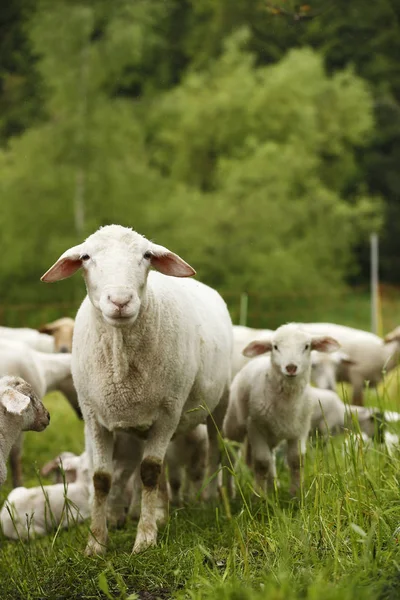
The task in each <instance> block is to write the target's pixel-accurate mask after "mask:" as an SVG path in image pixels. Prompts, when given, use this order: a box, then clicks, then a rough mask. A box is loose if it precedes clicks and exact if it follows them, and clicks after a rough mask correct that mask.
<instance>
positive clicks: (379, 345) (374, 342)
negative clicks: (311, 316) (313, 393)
mask: <svg viewBox="0 0 400 600" xmlns="http://www.w3.org/2000/svg"><path fill="white" fill-rule="evenodd" d="M302 327H304V328H305V329H306V330H307V331H308V332H310V333H311V334H313V335H314V334H315V335H319V334H320V333H322V332H326V333H327V334H329V335H331V336H333V337H334V338H335V339H336V340H337V341H338V342H339V344H340V346H341V350H342V351H343V352H344V353H345V354H347V356H348V357H349V358H350V360H351V361H352V364H349V363H348V364H343V363H341V364H340V365H339V367H338V370H337V380H338V381H347V382H348V383H350V384H351V385H352V387H353V397H352V404H355V405H358V406H361V405H362V404H363V388H364V382H366V381H367V382H368V385H369V386H370V387H376V386H377V385H378V383H379V382H380V381H381V380H382V377H383V373H384V372H388V371H390V370H391V369H393V368H394V367H395V366H396V365H397V364H398V360H399V356H400V343H399V342H398V341H397V340H396V339H395V336H394V335H393V336H392V335H391V334H389V335H388V336H387V337H386V343H385V342H384V340H382V339H381V338H380V337H378V336H377V335H374V334H373V333H369V332H368V331H362V330H360V329H353V328H351V327H345V326H344V325H336V324H334V323H304V324H302ZM392 333H393V332H392ZM315 383H316V385H317V387H324V382H323V381H321V380H319V379H317V380H316V381H315Z"/></svg>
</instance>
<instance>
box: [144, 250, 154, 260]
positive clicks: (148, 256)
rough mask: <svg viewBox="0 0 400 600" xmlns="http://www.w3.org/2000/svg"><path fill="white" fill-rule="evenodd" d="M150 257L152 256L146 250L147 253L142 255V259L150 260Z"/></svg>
mask: <svg viewBox="0 0 400 600" xmlns="http://www.w3.org/2000/svg"><path fill="white" fill-rule="evenodd" d="M152 256H153V254H152V253H151V252H150V250H148V251H147V252H145V253H144V254H143V258H147V259H149V258H151V257H152Z"/></svg>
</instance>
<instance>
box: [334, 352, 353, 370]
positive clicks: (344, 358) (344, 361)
mask: <svg viewBox="0 0 400 600" xmlns="http://www.w3.org/2000/svg"><path fill="white" fill-rule="evenodd" d="M337 358H338V363H340V364H341V365H348V366H349V367H351V366H352V365H356V364H357V361H355V360H353V359H352V358H350V356H349V355H348V354H346V353H345V352H340V351H339V352H338V353H337Z"/></svg>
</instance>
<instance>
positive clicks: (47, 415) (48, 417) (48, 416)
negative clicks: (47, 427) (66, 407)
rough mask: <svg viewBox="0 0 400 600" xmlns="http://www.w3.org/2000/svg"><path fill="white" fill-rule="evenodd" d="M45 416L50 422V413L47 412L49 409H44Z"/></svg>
mask: <svg viewBox="0 0 400 600" xmlns="http://www.w3.org/2000/svg"><path fill="white" fill-rule="evenodd" d="M46 417H47V420H48V421H49V423H50V413H49V411H48V410H46Z"/></svg>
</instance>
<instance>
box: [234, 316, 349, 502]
mask: <svg viewBox="0 0 400 600" xmlns="http://www.w3.org/2000/svg"><path fill="white" fill-rule="evenodd" d="M317 349H318V350H320V351H325V352H331V351H334V350H337V349H338V344H337V343H336V342H335V340H333V339H332V338H329V337H326V336H325V337H322V336H319V337H316V336H312V335H311V334H309V333H307V332H305V331H304V330H303V329H302V328H301V327H299V325H297V324H295V323H290V324H287V325H283V326H282V327H279V329H277V330H276V331H275V332H273V333H272V334H270V335H269V336H268V337H267V338H266V339H264V340H263V339H261V340H256V341H254V342H252V343H251V344H249V345H248V346H247V348H246V349H245V350H244V354H245V355H247V356H255V355H257V354H262V353H263V352H270V356H268V357H263V356H260V357H259V358H256V359H255V360H253V361H251V362H250V363H249V364H247V365H246V366H245V367H244V368H243V369H242V370H241V371H240V372H239V373H238V374H237V375H236V377H235V378H234V380H233V383H232V386H231V393H230V400H229V408H228V411H227V414H226V417H225V421H224V426H223V432H224V435H225V436H226V437H228V438H229V439H231V440H235V441H238V442H241V441H243V439H244V437H245V436H246V434H247V436H248V440H249V443H250V446H251V452H252V459H253V466H254V470H255V475H256V481H257V484H258V486H259V487H260V488H261V489H263V490H265V489H266V486H267V485H269V486H271V485H273V480H274V479H275V478H276V469H275V456H274V453H273V451H274V449H275V448H276V447H277V446H278V444H279V443H280V442H282V441H284V440H286V441H287V459H288V464H289V468H290V470H291V476H292V490H293V491H295V489H296V488H297V487H298V485H299V475H300V473H299V469H300V453H304V450H305V442H306V439H307V437H308V434H309V430H310V423H311V415H312V408H313V406H312V400H311V398H310V395H309V394H308V386H309V382H310V370H311V351H312V350H317Z"/></svg>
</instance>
